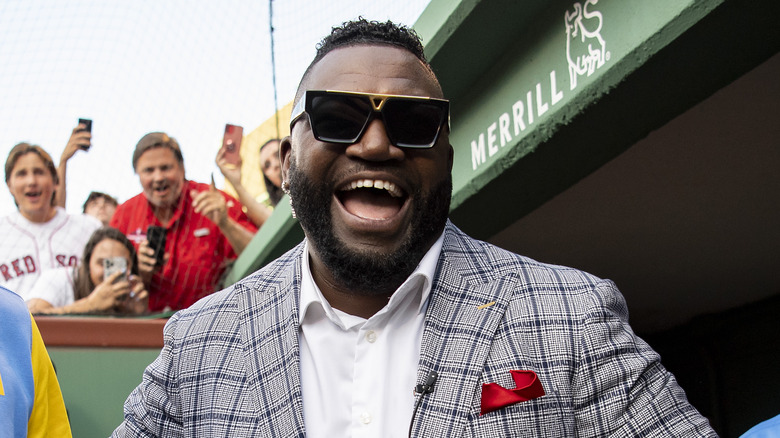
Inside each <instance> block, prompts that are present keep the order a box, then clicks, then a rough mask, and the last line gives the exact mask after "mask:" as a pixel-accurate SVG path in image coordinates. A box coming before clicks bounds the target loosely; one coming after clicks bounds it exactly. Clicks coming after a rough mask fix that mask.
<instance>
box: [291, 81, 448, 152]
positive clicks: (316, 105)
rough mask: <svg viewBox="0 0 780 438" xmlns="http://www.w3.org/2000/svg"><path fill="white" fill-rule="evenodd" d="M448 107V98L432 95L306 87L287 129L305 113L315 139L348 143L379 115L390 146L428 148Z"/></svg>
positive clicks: (356, 139) (444, 117) (446, 113)
mask: <svg viewBox="0 0 780 438" xmlns="http://www.w3.org/2000/svg"><path fill="white" fill-rule="evenodd" d="M449 107H450V103H449V101H447V100H444V99H435V98H432V97H421V96H400V95H394V94H369V93H357V92H352V91H331V90H306V91H305V92H304V93H303V96H301V99H300V100H299V101H298V103H297V104H296V105H295V108H293V111H292V119H291V120H290V131H292V127H293V125H295V123H296V122H297V121H298V120H299V119H300V118H301V117H303V115H304V114H306V115H307V116H308V118H309V125H310V126H311V132H312V134H313V135H314V138H316V139H317V140H319V141H322V142H326V143H341V144H352V143H356V142H357V141H358V140H360V137H361V136H362V135H363V133H364V132H365V131H366V128H367V127H368V124H369V123H370V122H371V119H373V118H374V117H375V116H377V115H381V117H382V121H383V122H384V124H385V131H386V132H387V137H388V138H389V139H390V143H392V144H393V145H394V146H398V147H404V148H430V147H433V145H434V144H435V143H436V140H437V139H438V138H439V132H440V131H441V127H442V126H443V125H444V123H445V122H448V121H449Z"/></svg>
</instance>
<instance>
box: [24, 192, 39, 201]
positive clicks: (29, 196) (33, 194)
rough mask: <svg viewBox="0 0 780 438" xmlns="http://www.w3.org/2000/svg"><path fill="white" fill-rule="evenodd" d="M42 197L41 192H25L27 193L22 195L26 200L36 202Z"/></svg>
mask: <svg viewBox="0 0 780 438" xmlns="http://www.w3.org/2000/svg"><path fill="white" fill-rule="evenodd" d="M42 195H43V192H41V191H36V192H27V193H25V194H24V196H25V197H26V198H27V199H30V200H36V199H38V198H40V197H41V196H42Z"/></svg>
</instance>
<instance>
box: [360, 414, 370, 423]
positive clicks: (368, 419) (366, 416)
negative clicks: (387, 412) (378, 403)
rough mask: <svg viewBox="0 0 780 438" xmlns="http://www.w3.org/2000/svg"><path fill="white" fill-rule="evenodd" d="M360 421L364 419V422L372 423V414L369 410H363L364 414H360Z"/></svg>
mask: <svg viewBox="0 0 780 438" xmlns="http://www.w3.org/2000/svg"><path fill="white" fill-rule="evenodd" d="M360 421H362V422H363V424H369V423H371V414H369V413H368V412H363V413H362V414H360Z"/></svg>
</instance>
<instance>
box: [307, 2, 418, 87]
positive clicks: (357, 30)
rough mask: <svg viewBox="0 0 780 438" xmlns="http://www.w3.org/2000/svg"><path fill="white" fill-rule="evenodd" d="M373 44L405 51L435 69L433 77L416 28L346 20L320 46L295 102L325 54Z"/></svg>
mask: <svg viewBox="0 0 780 438" xmlns="http://www.w3.org/2000/svg"><path fill="white" fill-rule="evenodd" d="M372 44H384V45H389V46H396V47H399V48H401V49H404V50H406V51H408V52H409V53H411V54H413V55H414V56H416V57H417V59H419V60H420V61H422V63H423V64H424V65H425V66H426V67H427V68H428V70H431V74H433V70H432V69H431V65H430V64H429V63H428V60H427V59H425V53H424V51H423V45H422V41H421V40H420V37H419V36H418V35H417V33H416V32H415V31H414V30H413V29H410V28H408V27H406V26H404V25H402V24H396V23H393V22H392V21H390V20H388V21H385V22H379V21H369V20H366V19H365V18H363V17H358V18H357V20H353V21H346V22H344V23H342V24H341V26H339V27H334V28H332V29H331V32H330V35H328V36H326V37H325V38H323V39H322V41H320V42H319V43H318V44H317V47H316V48H317V54H316V55H315V56H314V60H312V62H311V64H309V66H308V67H307V68H306V71H305V72H304V73H303V78H302V79H301V82H300V84H299V85H298V91H297V93H296V95H295V101H296V102H297V101H298V99H299V98H300V95H301V94H302V93H303V91H304V90H303V89H302V88H303V87H302V85H303V84H304V83H305V82H306V79H307V78H308V76H309V73H310V72H311V69H312V68H313V67H314V65H316V64H317V63H318V62H319V61H320V60H321V59H322V58H324V57H325V55H327V54H328V53H330V52H332V51H333V50H335V49H338V48H342V47H350V46H356V45H372Z"/></svg>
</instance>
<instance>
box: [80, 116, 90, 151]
mask: <svg viewBox="0 0 780 438" xmlns="http://www.w3.org/2000/svg"><path fill="white" fill-rule="evenodd" d="M79 125H84V128H82V129H79V130H78V132H89V133H90V134H91V133H92V119H79ZM90 146H91V144H90V143H86V144H79V147H80V148H81V149H84V150H85V151H88V150H89V147H90Z"/></svg>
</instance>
